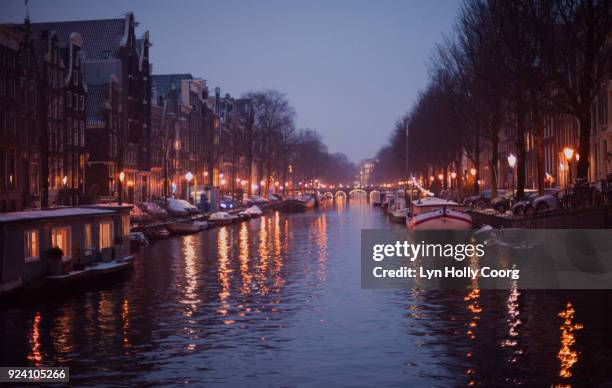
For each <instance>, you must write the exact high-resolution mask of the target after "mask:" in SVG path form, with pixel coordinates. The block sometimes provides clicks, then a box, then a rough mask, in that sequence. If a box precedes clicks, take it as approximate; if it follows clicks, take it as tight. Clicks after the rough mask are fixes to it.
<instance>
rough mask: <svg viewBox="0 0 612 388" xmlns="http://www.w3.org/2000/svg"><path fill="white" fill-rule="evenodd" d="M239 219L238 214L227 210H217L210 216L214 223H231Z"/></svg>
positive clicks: (209, 219)
mask: <svg viewBox="0 0 612 388" xmlns="http://www.w3.org/2000/svg"><path fill="white" fill-rule="evenodd" d="M237 220H238V216H235V215H233V214H229V213H226V212H216V213H213V214H211V215H210V217H208V221H211V222H212V223H213V224H214V225H229V224H232V223H234V222H236V221H237Z"/></svg>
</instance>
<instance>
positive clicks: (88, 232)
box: [83, 224, 92, 249]
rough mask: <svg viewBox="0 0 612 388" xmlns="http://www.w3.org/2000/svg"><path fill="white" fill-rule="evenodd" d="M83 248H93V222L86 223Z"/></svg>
mask: <svg viewBox="0 0 612 388" xmlns="http://www.w3.org/2000/svg"><path fill="white" fill-rule="evenodd" d="M83 248H85V249H91V248H92V245H91V224H85V225H84V231H83Z"/></svg>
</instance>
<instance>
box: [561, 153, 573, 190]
mask: <svg viewBox="0 0 612 388" xmlns="http://www.w3.org/2000/svg"><path fill="white" fill-rule="evenodd" d="M563 155H564V156H565V160H567V175H568V178H567V182H566V184H567V185H569V184H570V183H571V181H572V165H571V163H570V162H571V161H572V157H573V156H574V149H573V148H571V147H565V148H564V149H563Z"/></svg>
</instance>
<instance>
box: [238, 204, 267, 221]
mask: <svg viewBox="0 0 612 388" xmlns="http://www.w3.org/2000/svg"><path fill="white" fill-rule="evenodd" d="M242 213H245V214H248V215H249V216H251V218H255V217H259V216H261V215H262V214H263V211H262V210H261V209H260V208H259V207H258V206H255V205H253V206H251V207H250V208H248V209H245V210H244V211H243V212H242Z"/></svg>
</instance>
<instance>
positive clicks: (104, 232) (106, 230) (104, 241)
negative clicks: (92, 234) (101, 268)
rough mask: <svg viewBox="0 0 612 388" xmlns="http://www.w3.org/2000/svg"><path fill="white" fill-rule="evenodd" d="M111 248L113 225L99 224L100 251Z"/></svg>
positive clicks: (107, 223) (109, 223)
mask: <svg viewBox="0 0 612 388" xmlns="http://www.w3.org/2000/svg"><path fill="white" fill-rule="evenodd" d="M112 246H113V223H112V222H110V221H109V222H101V223H100V249H104V248H110V247H112Z"/></svg>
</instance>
